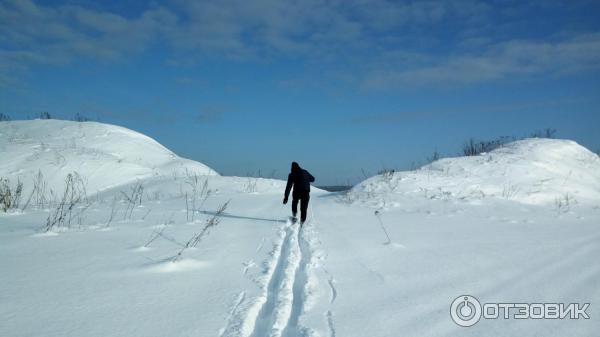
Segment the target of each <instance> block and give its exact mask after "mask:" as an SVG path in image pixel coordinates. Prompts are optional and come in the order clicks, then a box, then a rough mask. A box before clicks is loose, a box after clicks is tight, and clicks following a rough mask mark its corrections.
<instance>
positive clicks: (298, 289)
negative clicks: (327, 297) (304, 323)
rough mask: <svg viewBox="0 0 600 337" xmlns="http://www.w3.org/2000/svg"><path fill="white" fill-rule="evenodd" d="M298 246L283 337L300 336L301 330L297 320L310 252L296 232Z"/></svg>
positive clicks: (302, 299)
mask: <svg viewBox="0 0 600 337" xmlns="http://www.w3.org/2000/svg"><path fill="white" fill-rule="evenodd" d="M297 242H298V246H299V248H300V254H301V255H300V264H299V265H298V268H297V269H296V274H295V279H294V287H293V296H294V297H293V300H292V312H291V315H290V319H289V321H288V324H287V327H286V330H285V331H284V334H283V335H284V336H289V337H295V336H300V335H301V334H300V332H301V328H300V327H299V326H298V319H299V318H300V315H301V314H302V310H303V307H304V302H305V300H306V293H305V290H304V288H305V286H306V284H307V283H308V273H307V267H308V264H309V263H310V260H311V251H310V247H309V244H308V242H307V241H306V239H305V238H304V231H302V230H300V231H298V240H297Z"/></svg>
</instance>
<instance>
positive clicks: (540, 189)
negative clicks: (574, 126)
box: [348, 138, 600, 207]
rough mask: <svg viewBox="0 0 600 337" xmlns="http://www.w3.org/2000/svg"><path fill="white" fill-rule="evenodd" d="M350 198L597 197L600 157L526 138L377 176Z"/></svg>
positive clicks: (540, 200) (392, 201) (375, 202)
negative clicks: (411, 169)
mask: <svg viewBox="0 0 600 337" xmlns="http://www.w3.org/2000/svg"><path fill="white" fill-rule="evenodd" d="M348 197H349V198H351V200H359V201H361V202H365V203H368V204H370V205H372V206H375V207H382V206H384V204H386V206H390V205H391V206H394V205H399V204H400V203H403V202H405V201H406V200H409V199H411V200H418V199H442V200H460V201H466V202H470V203H480V202H482V201H483V200H485V199H489V198H502V199H507V200H513V201H517V202H520V203H526V204H547V203H554V202H560V200H563V202H566V201H565V199H567V200H569V202H588V201H598V200H600V158H599V157H598V156H597V155H596V154H594V153H592V152H591V151H589V150H588V149H586V148H584V147H582V146H581V145H579V144H577V143H576V142H574V141H571V140H556V139H537V138H536V139H525V140H520V141H516V142H513V143H510V144H507V145H506V146H504V147H501V148H498V149H496V150H494V151H491V152H489V153H483V154H480V155H478V156H472V157H458V158H445V159H440V160H438V161H435V162H433V163H431V164H429V165H426V166H424V167H422V168H420V169H418V170H416V171H408V172H395V173H390V174H383V175H378V176H375V177H372V178H369V179H367V180H366V181H364V182H362V183H360V184H358V185H357V186H355V187H354V188H353V189H352V191H351V192H350V193H349V196H348Z"/></svg>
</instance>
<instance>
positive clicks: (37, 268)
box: [0, 121, 600, 337]
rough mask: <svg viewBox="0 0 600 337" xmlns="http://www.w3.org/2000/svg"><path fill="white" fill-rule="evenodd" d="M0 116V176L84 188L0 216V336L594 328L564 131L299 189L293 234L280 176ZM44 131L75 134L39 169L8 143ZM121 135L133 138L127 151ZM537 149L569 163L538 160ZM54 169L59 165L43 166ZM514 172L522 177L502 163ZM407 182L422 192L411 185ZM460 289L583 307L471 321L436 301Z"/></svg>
mask: <svg viewBox="0 0 600 337" xmlns="http://www.w3.org/2000/svg"><path fill="white" fill-rule="evenodd" d="M2 123H4V122H2ZM2 123H0V128H1V130H3V131H2V134H3V136H2V137H6V139H8V142H3V143H2V146H3V152H2V153H3V154H4V149H12V150H11V151H14V152H12V153H13V154H14V156H13V157H8V156H2V157H1V158H0V167H2V170H3V171H2V174H5V173H6V174H13V177H14V175H16V174H20V176H21V178H22V179H23V181H24V182H28V181H30V180H31V177H30V176H27V174H35V173H36V172H37V171H38V170H41V169H44V170H50V169H52V170H54V171H52V172H54V174H55V175H57V176H58V175H61V174H63V173H64V172H66V171H68V170H71V169H73V168H77V169H78V170H81V171H85V172H86V173H88V174H90V175H91V177H90V178H86V179H88V180H89V181H90V183H93V184H96V186H98V187H97V189H98V190H101V192H100V193H98V194H96V195H95V197H94V198H90V199H89V204H87V205H85V206H78V207H77V209H79V210H81V211H82V214H83V215H82V216H81V217H80V219H81V221H78V222H74V223H73V224H72V225H70V226H64V228H60V229H57V230H52V231H50V232H48V233H45V232H44V231H43V230H42V229H43V227H44V224H45V222H46V218H47V217H48V215H49V214H50V213H51V212H52V210H53V208H54V207H55V206H54V205H44V206H42V207H36V206H35V205H32V206H30V207H29V208H27V209H25V210H23V211H18V212H9V213H2V212H0V268H1V269H2V271H3V272H2V273H0V285H1V286H0V336H8V337H30V336H51V337H53V336H56V337H59V336H60V337H65V336H73V337H75V336H76V337H105V336H115V337H119V336H123V337H135V336H140V337H142V336H143V337H154V336H156V337H163V336H171V337H179V336H202V337H204V336H207V337H208V336H218V337H266V336H273V337H279V336H281V337H305V336H310V337H319V336H321V337H336V336H337V337H340V336H343V337H364V336H369V337H389V336H522V335H528V336H530V335H540V336H595V335H596V334H597V331H600V320H599V319H598V318H599V317H598V315H597V314H596V313H597V310H598V309H597V305H598V303H600V288H599V287H598V280H600V263H599V262H598V258H597V257H598V256H599V255H600V244H599V242H600V228H599V226H598V224H599V223H600V199H597V198H596V199H595V197H594V195H595V194H594V193H596V192H594V191H595V190H594V188H596V187H597V180H595V179H596V178H595V177H597V176H596V174H597V170H596V166H595V165H597V161H596V160H597V159H593V158H592V157H589V156H587V155H582V153H583V154H585V153H586V152H585V151H581V148H580V147H579V146H577V145H576V144H574V143H572V142H568V141H544V140H539V141H538V140H527V141H524V142H522V143H517V145H511V146H509V147H507V148H506V149H503V151H505V152H497V151H495V152H493V153H492V154H486V155H483V156H479V157H474V158H454V159H446V160H442V161H440V162H436V163H433V164H432V166H433V167H438V168H439V167H447V169H446V171H444V170H443V169H441V170H439V172H438V171H436V170H433V169H422V170H419V171H417V172H402V173H397V174H396V175H394V176H393V178H394V179H387V178H385V180H382V179H384V178H381V177H374V178H372V179H370V180H368V181H366V182H364V183H363V184H361V185H359V186H357V188H355V190H353V191H352V192H350V193H348V194H347V195H346V194H338V193H325V192H324V191H321V190H318V189H314V190H313V191H312V193H311V204H310V208H309V210H310V211H309V220H308V222H307V224H305V225H304V227H303V228H302V229H300V228H299V227H298V225H297V224H295V225H294V224H292V223H291V222H290V221H289V220H288V216H289V213H290V211H289V205H286V206H284V205H282V203H281V200H282V196H283V189H284V187H285V182H283V181H278V180H270V179H256V178H245V177H223V176H219V175H216V174H211V175H206V176H196V175H189V174H172V173H170V170H171V169H172V168H173V166H175V167H178V168H182V169H184V168H189V167H192V168H194V167H196V168H198V169H201V168H205V166H204V165H202V164H199V163H193V162H189V161H185V160H181V159H178V158H177V157H176V156H174V155H173V156H174V157H170V156H171V154H170V152H168V151H167V150H165V149H164V148H163V147H161V146H160V145H158V144H156V143H155V142H154V141H152V140H150V139H149V138H146V137H144V136H139V135H138V134H135V133H133V132H132V131H127V130H123V131H122V132H125V136H123V135H119V132H120V131H119V132H117V131H114V132H113V133H112V135H113V136H114V137H115V138H118V137H123V139H125V140H128V142H130V143H128V144H130V145H128V146H124V145H122V146H120V147H118V148H117V149H109V147H110V146H113V144H115V143H116V142H113V141H111V140H112V139H115V138H113V137H112V136H110V139H108V140H106V141H105V142H104V145H103V146H106V147H101V146H99V145H97V141H96V138H95V137H89V136H88V135H90V134H91V133H92V130H99V131H98V132H99V133H100V134H103V133H104V131H100V130H107V129H108V130H117V129H120V128H116V127H113V126H108V125H103V124H97V123H83V124H72V123H68V122H58V121H52V122H49V123H48V124H45V126H42V123H47V122H46V121H29V122H11V123H10V126H7V124H4V125H3V124H2ZM36 128H38V129H37V131H36ZM64 128H66V129H64ZM72 128H73V129H72ZM88 129H89V130H88ZM61 130H63V131H64V130H67V131H69V136H68V137H66V138H70V139H72V138H73V137H72V133H71V131H70V130H79V132H81V133H83V134H85V135H86V136H85V137H83V138H77V139H78V142H77V145H76V146H75V147H70V146H62V147H60V146H55V147H54V149H55V150H50V151H49V152H53V151H55V152H56V153H57V154H58V155H59V156H63V157H64V158H65V161H64V162H62V163H59V165H54V164H53V163H50V164H49V163H48V162H47V160H50V159H51V158H52V157H51V156H49V157H45V153H44V152H43V151H40V150H39V149H38V148H37V147H36V148H34V149H33V150H31V149H30V148H28V147H27V146H24V145H23V144H30V146H37V143H36V142H29V143H25V141H24V139H31V138H35V139H44V137H43V136H40V135H38V133H41V134H44V135H45V134H51V135H55V136H53V137H54V138H60V137H59V136H58V135H60V133H61ZM94 132H95V131H94ZM5 134H10V135H13V136H11V137H8V136H4V135H5ZM65 134H66V133H65ZM109 134H110V133H109ZM131 134H133V135H134V136H131ZM17 135H23V136H20V137H21V138H19V136H17ZM24 135H27V136H24ZM132 137H133V138H136V137H139V138H136V139H137V140H139V142H136V141H131V138H132ZM2 139H5V138H2ZM19 140H21V141H23V143H19ZM125 140H124V141H125ZM55 142H59V141H58V140H55ZM15 144H17V145H15ZM18 144H21V145H18ZM55 144H56V143H55ZM62 144H64V143H62ZM140 144H141V145H140ZM524 145H527V146H524ZM563 145H564V146H563ZM15 146H23V148H24V149H29V151H31V152H33V153H36V151H37V152H42V153H40V154H39V158H46V160H41V159H40V160H39V161H33V162H34V164H31V163H32V161H31V160H29V161H27V160H25V159H24V158H26V157H27V156H24V157H19V153H18V152H17V151H15V150H14V149H15ZM40 146H41V145H40ZM136 146H141V147H144V148H145V149H146V151H143V152H137V151H134V150H133V149H134V148H135V147H136ZM513 146H516V147H513ZM80 148H82V149H90V148H94V149H95V150H94V151H97V152H98V153H101V155H98V157H95V158H96V159H94V157H93V156H91V155H90V153H89V152H90V151H89V150H86V151H82V152H80V153H78V152H77V149H80ZM36 149H37V150H36ZM150 149H152V151H155V152H156V153H153V152H152V151H150ZM511 149H513V150H511ZM515 149H516V150H515ZM526 149H529V150H531V153H529V154H528V156H525V157H520V158H521V159H520V161H519V160H518V158H519V157H518V156H517V155H516V153H517V152H522V151H525V150H526ZM536 149H537V150H536ZM569 149H570V150H569ZM529 150H528V151H529ZM540 150H543V151H540ZM511 151H512V152H511ZM548 151H556V154H555V155H558V156H564V155H565V153H571V154H572V157H569V158H570V159H573V158H581V160H580V161H573V160H568V161H563V162H560V163H559V162H554V163H553V162H552V161H550V160H549V159H548V158H549V157H547V154H548ZM110 153H120V156H121V157H123V158H125V159H126V161H127V162H128V163H129V164H127V165H124V166H123V167H127V168H131V167H134V168H135V169H131V170H128V171H126V173H127V174H125V173H123V172H121V171H120V170H118V169H117V168H118V167H120V166H117V165H116V164H114V161H115V159H114V158H113V157H111V156H110ZM138 153H139V154H142V155H141V158H140V160H139V161H136V160H135V158H137V157H136V156H134V155H133V154H138ZM533 153H537V154H539V157H535V158H534V156H533ZM105 154H108V155H105ZM126 154H127V155H126ZM163 154H165V156H163ZM490 155H491V156H492V157H491V158H492V160H491V161H489V162H488V161H487V160H485V159H486V158H488V156H490ZM169 157H170V158H171V159H169ZM13 158H17V159H13ZM82 158H85V159H86V160H82ZM88 158H91V160H87V159H88ZM157 158H158V159H157ZM165 158H166V159H165ZM563 158H564V157H563ZM163 159H164V160H163ZM13 160H15V161H16V162H17V163H21V164H16V163H13V162H12V161H13ZM103 160H106V161H108V163H104V162H103ZM495 161H496V162H495ZM139 163H143V164H139ZM172 163H176V164H172ZM178 163H183V164H182V165H179V164H178ZM544 163H545V164H544ZM91 164H93V165H94V166H96V167H95V168H94V167H91ZM36 165H39V166H36ZM61 165H62V167H64V168H65V170H64V172H63V170H61V169H60V168H57V167H61ZM105 165H109V166H111V165H112V166H111V167H113V170H106V169H105ZM439 165H442V166H439ZM586 165H587V166H586ZM55 166H57V167H55ZM502 166H504V167H505V168H510V170H508V169H507V171H506V174H505V175H503V174H502V172H504V171H497V170H496V169H497V168H498V167H502ZM494 167H495V168H496V169H494ZM518 168H521V170H522V171H519V172H524V173H525V172H532V174H531V175H526V174H524V175H522V176H520V175H518V174H517V173H513V172H517V171H513V170H517V169H518ZM534 168H535V170H537V171H535V170H534V171H531V170H533V169H534ZM308 169H309V170H310V168H308ZM486 170H487V171H486ZM184 171H185V170H184ZM484 171H486V172H484ZM155 172H157V173H158V174H154V173H155ZM188 172H189V171H188ZM207 172H209V173H213V171H207ZM557 172H559V173H557ZM568 172H572V173H571V174H569V173H568ZM313 173H314V172H313ZM562 173H566V174H567V176H568V177H569V178H568V179H566V182H565V179H564V178H563V179H562V180H561V179H560V177H561V174H562ZM535 174H537V175H539V176H535ZM486 175H488V176H489V178H490V179H489V180H488V179H486V178H485V177H486ZM50 176H51V174H48V177H50ZM507 176H510V179H508V180H509V181H514V183H518V184H519V189H518V191H532V190H533V189H534V188H535V184H537V183H538V182H539V181H540V180H543V179H548V178H552V180H550V181H549V182H548V183H547V184H542V185H540V186H539V189H540V192H536V193H531V195H528V194H527V193H523V194H518V193H513V194H511V195H510V197H506V196H502V195H501V194H500V195H496V194H494V193H492V192H491V191H498V190H499V188H500V186H502V183H503V182H504V181H505V180H502V179H504V178H502V177H507ZM196 178H198V179H199V186H203V184H204V182H206V186H207V190H209V191H210V194H209V197H208V198H206V200H205V201H204V202H202V203H200V202H199V203H198V205H197V207H196V208H197V210H196V211H195V212H193V214H192V215H190V211H189V204H190V203H191V196H192V195H194V190H193V180H194V179H196ZM316 178H317V181H318V176H317V177H316ZM515 179H521V180H518V181H515ZM103 181H105V182H106V183H103ZM388 181H389V182H388ZM475 181H477V183H478V184H479V185H478V186H479V188H480V189H481V188H483V189H484V190H485V191H486V192H485V193H486V194H485V196H481V194H479V196H476V195H477V194H475V196H474V194H473V193H467V194H461V186H462V187H463V188H465V187H466V186H470V185H469V184H472V183H473V182H475ZM557 181H558V182H562V184H559V183H557ZM586 182H587V184H586ZM59 183H60V179H59V181H57V186H58V184H59ZM395 183H397V185H394V184H395ZM136 184H142V185H143V186H144V192H145V193H144V195H143V198H142V202H141V204H136V205H135V206H134V207H133V208H132V211H131V213H129V212H128V210H129V207H130V205H129V204H128V202H127V201H126V200H125V199H124V198H123V194H122V193H121V192H127V191H130V190H131V187H132V186H135V185H136ZM436 184H437V185H436ZM109 186H112V187H110V188H109ZM394 186H395V187H394ZM421 186H426V187H427V195H425V193H424V192H418V191H416V192H415V191H412V190H411V189H413V188H416V187H421ZM391 187H394V188H391ZM438 190H441V191H442V193H437V192H435V191H438ZM448 191H449V192H451V193H447V192H448ZM533 191H535V190H533ZM444 192H446V193H444ZM566 192H568V193H573V194H574V195H575V194H576V193H577V194H576V196H577V199H578V200H581V201H580V202H579V203H577V204H569V205H568V207H563V206H560V207H559V206H557V205H556V204H555V203H553V202H550V203H548V202H546V201H544V200H551V198H550V197H549V195H552V194H553V193H566ZM496 193H497V192H496ZM492 194H493V195H492ZM465 195H466V197H464V196H465ZM546 195H548V196H546ZM431 196H433V197H431ZM530 197H531V198H533V199H528V198H530ZM542 197H543V198H542ZM549 198H550V199H549ZM115 200H116V202H114V201H115ZM356 201H360V202H356ZM225 202H229V206H228V207H227V209H226V210H225V213H224V214H222V216H221V218H220V220H221V222H220V223H219V224H218V226H215V227H213V228H211V229H210V233H209V235H207V236H204V237H203V238H202V240H200V242H199V244H198V245H197V246H196V247H194V248H189V249H186V250H185V251H184V252H183V254H182V259H181V260H180V261H179V262H172V259H173V257H174V256H176V254H177V253H178V252H179V251H180V250H181V248H182V245H185V243H186V242H187V241H188V240H189V239H190V238H192V237H193V235H194V234H197V233H199V232H201V231H202V230H203V229H204V228H205V225H206V224H207V221H208V220H209V219H210V218H211V217H212V216H213V215H214V214H215V210H216V209H217V208H218V207H219V205H222V204H223V203H225ZM372 206H376V207H377V213H375V212H374V211H375V210H374V209H373V208H372ZM111 218H112V220H111ZM463 294H470V295H473V296H476V297H477V298H479V300H480V301H482V302H491V301H496V302H511V301H514V302H519V303H523V302H525V303H532V302H565V303H571V302H580V303H591V308H590V312H589V313H590V319H588V320H515V319H512V320H504V319H498V320H481V321H480V322H479V323H477V324H476V325H475V326H473V327H470V328H462V327H459V326H458V325H456V324H454V322H453V321H452V320H451V318H450V314H449V309H450V304H451V302H452V301H453V300H454V299H455V298H456V297H458V296H459V295H463Z"/></svg>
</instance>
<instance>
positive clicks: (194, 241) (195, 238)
mask: <svg viewBox="0 0 600 337" xmlns="http://www.w3.org/2000/svg"><path fill="white" fill-rule="evenodd" d="M230 201H231V200H229V201H227V202H225V203H224V204H222V205H221V206H220V207H219V208H218V209H217V211H216V212H215V213H214V214H213V216H212V217H211V218H209V219H208V220H206V222H205V224H204V227H203V228H202V230H201V231H200V232H198V233H194V235H192V237H191V238H190V239H189V240H188V241H187V242H186V243H185V244H183V246H182V247H181V249H180V250H179V252H178V253H177V254H176V255H175V256H173V257H172V258H171V261H173V262H177V261H179V260H181V257H182V255H183V253H184V252H185V251H186V250H187V249H189V248H193V247H196V246H197V245H198V243H200V241H201V240H202V238H203V237H204V236H206V235H208V234H209V233H210V230H211V229H212V228H214V227H216V226H217V225H218V224H219V223H220V222H221V216H222V215H223V213H225V210H226V209H227V206H228V205H229V202H230Z"/></svg>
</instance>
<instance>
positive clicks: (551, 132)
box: [531, 128, 556, 138]
mask: <svg viewBox="0 0 600 337" xmlns="http://www.w3.org/2000/svg"><path fill="white" fill-rule="evenodd" d="M555 135H556V129H552V128H545V129H543V130H536V131H534V132H532V133H531V137H532V138H554V136H555Z"/></svg>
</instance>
